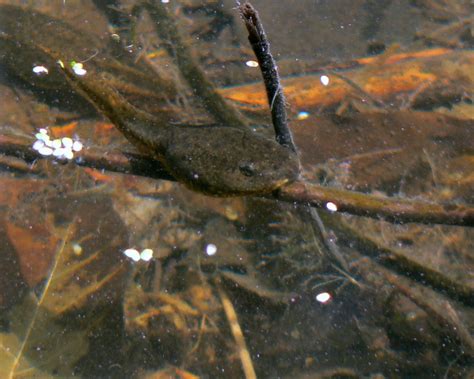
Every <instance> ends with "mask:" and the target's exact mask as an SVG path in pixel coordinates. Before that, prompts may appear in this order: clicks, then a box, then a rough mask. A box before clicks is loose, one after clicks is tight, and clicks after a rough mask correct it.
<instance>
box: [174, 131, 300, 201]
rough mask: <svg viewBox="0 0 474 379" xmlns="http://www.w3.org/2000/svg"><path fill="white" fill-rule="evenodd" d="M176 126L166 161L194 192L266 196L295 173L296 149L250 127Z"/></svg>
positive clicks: (295, 174)
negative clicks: (280, 143) (294, 151)
mask: <svg viewBox="0 0 474 379" xmlns="http://www.w3.org/2000/svg"><path fill="white" fill-rule="evenodd" d="M175 129H176V130H175V131H174V136H173V138H172V140H173V141H174V142H173V144H172V145H170V146H168V148H167V152H166V159H165V162H166V165H167V168H168V169H169V170H170V172H171V173H172V174H173V175H174V176H175V177H176V178H177V179H178V180H179V181H181V182H183V183H184V184H186V185H187V186H188V187H190V188H192V189H194V190H197V191H200V192H204V193H207V194H211V195H216V196H241V195H251V194H265V193H269V192H271V191H273V190H275V189H278V188H280V187H281V186H283V185H285V184H287V183H290V182H292V181H294V180H296V179H297V178H298V176H299V161H298V158H297V156H296V154H295V153H293V152H292V151H291V150H290V149H288V148H285V147H283V146H281V145H279V144H278V143H277V142H276V141H274V140H271V139H268V138H265V137H263V136H261V135H259V134H257V133H256V132H253V131H251V130H248V129H238V128H232V127H176V128H175Z"/></svg>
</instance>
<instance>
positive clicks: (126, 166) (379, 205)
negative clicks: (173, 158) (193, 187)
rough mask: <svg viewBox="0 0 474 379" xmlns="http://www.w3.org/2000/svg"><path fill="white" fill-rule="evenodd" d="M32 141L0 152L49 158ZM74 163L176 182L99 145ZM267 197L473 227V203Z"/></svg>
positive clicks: (6, 140)
mask: <svg viewBox="0 0 474 379" xmlns="http://www.w3.org/2000/svg"><path fill="white" fill-rule="evenodd" d="M33 142H34V140H32V139H30V138H24V137H12V136H7V135H0V153H3V154H5V155H8V156H13V157H16V158H19V159H23V160H25V161H26V162H33V161H35V160H38V159H44V158H49V157H45V156H43V155H40V154H39V153H38V152H37V151H35V150H33V149H32V148H31V145H32V144H33ZM74 163H75V164H76V165H78V166H85V167H92V168H97V169H102V170H108V171H113V172H119V173H125V174H130V175H138V176H144V177H147V178H152V179H163V180H173V181H175V179H174V178H173V177H172V176H171V175H170V174H169V173H168V172H167V171H166V170H165V169H164V168H163V166H162V165H161V164H160V162H158V161H157V160H155V159H153V158H150V157H147V156H144V155H141V154H137V153H126V152H110V151H107V152H105V151H104V150H101V149H98V148H88V149H85V150H83V151H81V152H80V153H78V154H77V155H76V158H75V160H74ZM267 197H271V198H273V199H278V200H281V201H286V202H289V203H299V204H303V205H310V206H311V207H314V208H322V209H326V210H327V209H328V203H333V204H334V205H335V206H336V207H337V210H338V212H345V213H349V214H352V215H356V216H364V217H370V218H376V219H383V220H386V221H389V222H393V223H408V222H417V223H421V224H441V225H458V226H471V227H472V226H474V207H473V206H470V205H460V204H437V203H428V202H425V201H418V200H410V199H399V198H393V197H392V198H390V197H384V196H374V195H369V194H363V193H360V192H353V191H347V190H343V189H339V188H331V187H323V186H320V185H314V184H308V183H305V182H304V181H302V180H300V181H297V182H295V183H292V184H290V185H288V186H286V187H283V188H281V189H280V190H278V191H277V192H276V193H274V194H272V195H267Z"/></svg>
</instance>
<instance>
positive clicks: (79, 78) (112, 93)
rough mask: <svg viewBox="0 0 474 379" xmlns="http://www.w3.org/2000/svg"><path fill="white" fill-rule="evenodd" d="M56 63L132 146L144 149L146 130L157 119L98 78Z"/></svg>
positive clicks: (72, 83)
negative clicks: (80, 73) (81, 73)
mask: <svg viewBox="0 0 474 379" xmlns="http://www.w3.org/2000/svg"><path fill="white" fill-rule="evenodd" d="M58 64H59V65H60V67H61V69H62V71H63V72H64V74H65V76H66V78H67V80H68V81H69V82H70V84H71V86H72V87H73V88H74V89H76V90H78V91H79V92H80V93H81V94H82V95H84V97H85V98H87V99H88V100H89V101H90V102H91V103H92V104H93V105H94V107H95V108H96V109H97V110H98V111H99V112H100V113H101V114H103V115H104V116H106V117H107V118H108V119H109V120H110V121H111V122H112V123H113V124H114V125H115V126H116V127H117V128H118V129H119V131H120V132H121V133H122V134H123V135H124V136H125V137H126V138H127V139H128V140H129V141H130V142H132V143H133V144H134V145H135V146H136V147H138V148H139V149H147V144H146V141H147V139H148V136H149V128H152V127H154V126H155V125H152V124H159V123H160V120H158V119H157V118H156V117H154V116H152V115H150V114H148V113H146V112H143V111H141V110H139V109H137V108H136V107H134V106H133V105H132V104H130V103H129V102H128V101H127V100H126V99H125V98H124V97H123V96H122V95H120V94H119V93H118V92H117V91H116V90H115V89H114V88H112V87H111V86H110V85H109V84H108V83H107V80H106V79H105V78H104V77H103V76H102V75H100V74H96V73H90V74H89V73H84V74H83V75H78V74H76V73H75V72H74V71H73V69H71V68H70V67H68V65H67V64H66V63H64V62H62V61H60V60H58Z"/></svg>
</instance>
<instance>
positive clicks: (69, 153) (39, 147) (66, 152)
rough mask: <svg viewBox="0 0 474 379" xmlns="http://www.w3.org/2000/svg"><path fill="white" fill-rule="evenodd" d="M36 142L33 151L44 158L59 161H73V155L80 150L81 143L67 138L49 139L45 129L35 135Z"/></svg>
mask: <svg viewBox="0 0 474 379" xmlns="http://www.w3.org/2000/svg"><path fill="white" fill-rule="evenodd" d="M35 137H36V141H35V142H34V143H33V149H34V150H36V151H37V152H38V153H40V154H41V155H44V156H50V155H52V156H54V157H56V158H59V159H73V158H74V153H75V152H79V151H81V150H82V147H83V146H82V143H81V142H80V141H78V140H73V139H72V138H69V137H64V138H57V139H51V138H50V136H49V134H48V131H47V130H46V129H40V130H39V132H38V133H36V134H35Z"/></svg>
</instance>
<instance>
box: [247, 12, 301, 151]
mask: <svg viewBox="0 0 474 379" xmlns="http://www.w3.org/2000/svg"><path fill="white" fill-rule="evenodd" d="M239 10H240V15H241V16H242V19H243V20H244V22H245V26H246V27H247V31H248V32H249V36H248V39H249V42H250V44H251V45H252V49H253V51H254V53H255V56H256V58H257V61H258V64H259V67H260V71H261V72H262V76H263V82H264V83H265V89H266V91H267V97H268V104H269V105H270V110H271V113H272V122H273V127H274V128H275V134H276V139H277V141H278V143H279V144H280V145H283V146H286V147H288V148H290V149H291V150H293V151H295V152H296V148H295V144H294V142H293V137H292V135H291V131H290V129H289V127H288V122H287V115H286V108H285V95H284V94H283V87H282V86H281V84H280V76H279V75H278V68H277V65H276V62H275V60H274V59H273V56H272V54H271V52H270V44H269V42H268V39H267V36H266V34H265V30H264V29H263V25H262V22H261V21H260V18H259V16H258V13H257V11H256V10H255V8H254V7H253V6H252V5H251V4H250V3H244V4H242V5H240V6H239Z"/></svg>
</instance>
